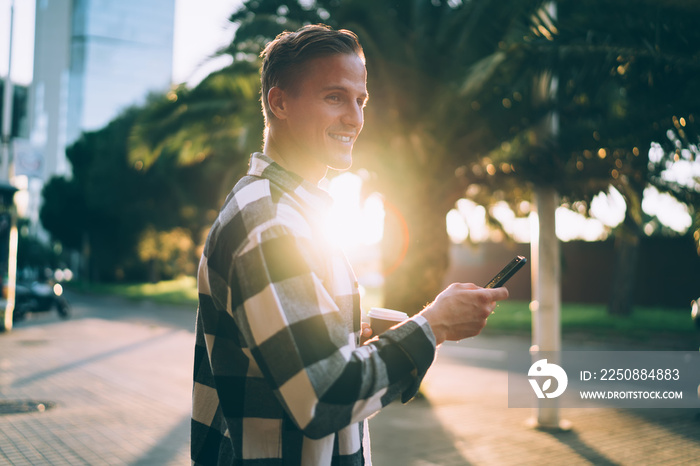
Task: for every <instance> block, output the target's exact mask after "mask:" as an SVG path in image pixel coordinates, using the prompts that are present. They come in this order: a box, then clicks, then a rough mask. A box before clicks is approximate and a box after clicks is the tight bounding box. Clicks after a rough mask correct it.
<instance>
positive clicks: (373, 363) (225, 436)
mask: <svg viewBox="0 0 700 466" xmlns="http://www.w3.org/2000/svg"><path fill="white" fill-rule="evenodd" d="M262 56H263V65H262V70H261V79H262V102H263V113H264V115H265V125H266V130H265V142H264V147H263V151H262V153H255V154H253V155H252V157H251V162H250V168H249V170H248V174H247V176H245V177H243V178H242V179H241V180H240V181H239V182H238V183H237V184H236V186H235V187H234V188H233V191H232V192H231V194H230V195H229V196H228V198H227V199H226V202H225V204H224V206H223V208H222V210H221V212H220V214H219V217H218V218H217V220H216V222H215V223H214V225H213V226H212V228H211V231H210V233H209V237H208V239H207V242H206V245H205V249H204V253H203V254H202V258H201V262H200V266H199V276H198V287H199V308H198V311H197V326H196V346H195V362H194V389H193V408H192V438H191V442H192V447H191V448H192V462H193V464H197V465H200V464H201V465H209V464H220V465H331V464H334V465H335V464H337V465H361V464H371V458H370V451H369V433H368V429H367V418H368V417H369V416H370V415H372V414H373V413H375V412H377V411H378V410H379V409H381V408H382V407H383V406H386V405H387V404H388V403H390V402H391V401H393V400H394V399H396V398H399V397H400V398H401V399H402V400H403V401H404V402H406V401H408V400H410V399H411V398H412V397H413V396H414V395H415V394H416V392H417V390H418V387H419V385H420V382H421V380H422V379H423V376H424V375H425V373H426V371H427V370H428V367H429V366H430V364H431V363H432V361H433V358H434V356H435V349H436V346H437V345H439V344H440V343H442V342H443V341H445V340H459V339H462V338H467V337H470V336H474V335H476V334H478V333H479V332H480V331H481V329H482V328H483V327H484V325H485V324H486V319H487V317H488V316H489V315H490V314H491V312H492V311H493V309H494V307H495V305H496V301H497V300H500V299H505V298H506V297H507V296H508V292H507V291H506V290H505V289H504V288H498V289H483V288H480V287H477V286H476V285H473V284H453V285H450V287H448V288H447V289H446V290H444V291H443V292H442V293H440V295H438V297H437V298H436V299H435V301H434V302H433V303H432V304H430V305H429V306H427V307H426V308H425V309H423V310H422V311H421V312H419V313H418V314H417V315H415V316H414V317H412V318H411V319H409V320H407V321H404V322H403V323H401V324H399V325H397V326H395V327H393V328H392V329H390V330H388V331H386V332H384V333H382V334H381V335H378V336H375V337H374V338H372V339H371V340H369V341H366V342H365V341H364V339H365V337H369V336H370V334H368V333H366V331H367V330H368V329H366V328H364V327H363V326H362V324H361V322H360V318H361V315H360V301H359V292H358V285H357V281H356V280H355V276H354V274H353V271H352V269H351V267H350V265H349V264H348V263H347V261H346V259H345V256H344V255H343V253H342V251H340V250H338V249H337V248H335V247H334V246H333V245H331V244H328V242H327V241H326V239H324V233H323V225H324V215H325V212H326V211H327V209H328V207H329V204H330V196H329V195H328V194H327V193H326V192H325V191H323V190H321V189H320V188H318V186H317V184H318V182H319V181H320V180H321V179H323V178H324V177H325V175H326V172H327V170H328V169H329V168H332V169H338V170H344V169H347V168H349V167H350V165H351V164H352V148H353V145H354V143H355V140H356V139H357V137H358V135H359V134H360V131H361V130H362V125H363V123H364V115H363V109H364V106H365V103H366V102H367V86H366V82H367V72H366V69H365V59H364V54H363V51H362V47H361V46H360V44H359V42H358V40H357V37H356V36H355V34H353V33H352V32H350V31H346V30H340V31H334V30H332V29H330V28H328V27H326V26H322V25H315V26H307V27H304V28H302V29H300V30H298V31H296V32H286V33H283V34H281V35H280V36H278V37H277V38H276V39H275V40H274V41H272V42H271V43H270V44H268V46H267V47H266V48H265V50H264V52H263V54H262ZM407 312H409V313H412V312H411V310H407ZM370 333H371V332H370Z"/></svg>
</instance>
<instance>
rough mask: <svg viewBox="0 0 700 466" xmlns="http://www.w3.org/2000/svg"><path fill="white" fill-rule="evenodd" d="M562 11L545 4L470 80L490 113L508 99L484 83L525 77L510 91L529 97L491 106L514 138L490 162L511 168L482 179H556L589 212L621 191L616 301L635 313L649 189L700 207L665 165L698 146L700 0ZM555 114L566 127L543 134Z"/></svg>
mask: <svg viewBox="0 0 700 466" xmlns="http://www.w3.org/2000/svg"><path fill="white" fill-rule="evenodd" d="M557 13H558V14H557V17H556V18H555V17H552V16H551V15H548V14H547V13H546V11H545V10H543V11H541V12H540V13H539V14H538V15H537V22H538V23H539V24H537V27H536V28H535V29H533V33H532V34H530V35H529V36H525V40H519V41H516V42H514V43H513V44H512V45H511V46H510V47H509V48H507V49H505V50H499V51H498V52H496V53H495V54H494V55H493V56H491V57H489V58H487V59H485V60H484V63H486V64H494V63H495V65H494V66H491V67H487V66H483V64H482V66H481V68H477V69H476V70H475V71H472V74H471V75H470V77H469V79H468V81H467V85H466V86H465V88H467V89H468V91H469V93H470V95H472V96H476V95H481V96H482V97H481V100H482V101H481V102H480V105H481V106H483V107H486V108H488V109H490V110H493V109H499V107H498V106H497V105H494V104H493V103H488V102H484V101H483V100H484V97H483V96H484V92H483V89H484V88H486V89H487V90H488V89H491V88H493V87H494V86H496V87H504V86H505V85H506V83H513V82H520V83H521V84H524V85H522V86H520V87H519V88H518V87H516V88H515V89H514V90H512V89H511V90H510V92H511V93H513V94H514V93H515V92H518V93H520V94H522V95H525V97H524V98H521V99H519V100H518V104H517V105H513V106H512V107H509V108H507V109H504V108H500V109H499V111H497V112H495V114H493V115H490V118H495V119H494V120H492V121H494V122H495V121H500V122H508V124H509V126H510V128H509V132H510V133H511V135H510V137H509V138H508V142H507V143H506V144H503V145H502V146H501V147H500V148H499V149H498V150H495V151H492V152H491V153H490V154H489V157H487V158H486V159H485V160H486V163H493V162H495V163H494V166H496V167H501V166H505V167H507V173H500V175H502V176H500V177H498V178H499V179H498V181H496V180H494V179H491V180H488V179H483V180H482V182H483V183H484V184H486V185H488V186H490V187H491V189H497V187H498V185H500V184H501V183H507V185H506V186H509V185H510V184H512V183H513V180H512V179H513V178H517V179H519V180H522V181H527V182H529V183H532V184H534V185H539V186H543V185H544V186H550V187H552V188H553V189H554V190H556V192H558V193H559V194H560V195H561V196H562V197H563V198H564V200H565V201H568V202H569V203H570V204H574V203H578V204H579V205H582V206H584V208H585V209H588V208H589V207H590V201H591V199H592V197H593V196H594V195H596V194H598V193H599V192H605V191H606V190H608V189H609V188H610V187H614V188H615V189H616V190H617V191H619V192H620V193H621V194H622V195H623V197H624V198H625V200H626V204H627V210H626V216H625V221H624V222H623V223H622V224H621V225H620V227H618V228H617V230H616V231H615V235H616V239H617V249H618V269H617V272H616V274H615V277H616V283H614V284H613V285H612V287H611V292H612V299H611V306H610V310H611V312H613V313H616V314H628V313H629V312H631V305H632V298H633V286H632V285H633V282H634V270H635V262H636V255H637V252H636V251H637V248H638V244H639V238H640V236H642V235H643V227H644V225H645V223H646V222H647V220H648V219H646V218H645V216H644V214H643V211H642V209H641V200H642V196H643V192H644V189H645V188H646V187H647V186H649V185H651V186H655V187H657V189H658V190H659V191H662V192H668V193H671V194H673V195H674V196H675V197H677V198H678V199H679V200H681V201H682V202H685V203H687V204H688V205H689V206H690V207H691V209H692V208H693V206H697V205H698V204H697V200H698V190H697V188H696V187H695V186H683V185H681V184H679V183H676V182H673V181H669V180H668V178H666V177H665V176H663V175H662V173H663V171H664V170H665V168H666V167H667V165H668V163H669V162H670V161H673V160H674V159H675V160H678V159H683V158H686V159H694V158H695V156H696V155H697V144H698V133H697V126H696V125H695V123H694V115H693V112H694V111H696V110H695V109H697V108H698V104H700V97H699V96H700V79H699V78H698V76H699V75H698V71H700V69H699V68H700V60H699V57H698V54H697V47H695V46H694V44H696V43H697V41H698V39H700V34H699V33H698V31H697V28H696V27H695V22H696V21H695V20H696V19H697V18H698V17H699V13H700V3H699V2H670V3H669V2H667V3H665V4H663V5H660V4H658V3H656V2H629V1H626V0H617V1H614V2H609V1H605V2H603V1H586V2H560V3H559V5H558V12H557ZM484 68H486V69H488V73H483V72H481V70H482V69H484ZM542 75H548V76H550V77H552V76H553V77H556V79H557V82H558V86H557V88H556V90H555V91H553V92H550V93H549V98H548V99H535V98H533V97H528V96H527V94H528V92H529V93H530V94H533V93H534V92H535V91H534V90H533V87H532V84H531V83H532V82H536V79H537V77H538V76H542ZM517 76H520V77H521V78H520V80H519V81H518V80H517V79H515V78H516V77H517ZM523 76H525V77H527V78H528V79H529V80H530V82H529V83H528V82H527V80H526V81H525V82H523V80H522V77H523ZM491 97H492V98H493V99H494V100H497V99H499V98H503V99H506V98H509V97H511V96H509V95H506V93H502V94H500V95H494V96H491ZM487 98H488V96H487ZM511 100H513V102H514V103H515V102H516V100H515V99H512V98H511ZM553 114H554V115H556V118H557V122H558V131H557V133H556V134H555V135H552V134H551V133H546V132H545V133H543V132H542V131H540V130H539V128H541V125H542V122H543V121H545V120H546V118H547V117H548V116H550V115H553ZM652 143H658V144H660V145H661V147H662V149H663V157H662V158H661V160H658V161H652V160H650V157H649V151H650V149H651V147H652ZM486 178H488V177H486ZM472 181H474V180H472Z"/></svg>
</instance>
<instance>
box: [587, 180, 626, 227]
mask: <svg viewBox="0 0 700 466" xmlns="http://www.w3.org/2000/svg"><path fill="white" fill-rule="evenodd" d="M625 210H627V206H626V204H625V199H624V198H623V197H622V194H620V192H619V191H618V190H617V189H615V188H613V187H610V192H609V193H607V194H606V193H603V192H601V193H598V194H596V195H595V196H594V197H593V200H592V201H591V215H592V216H593V217H595V218H597V219H598V220H600V221H601V222H602V223H603V224H604V225H606V226H609V227H611V228H614V227H616V226H618V225H619V224H620V223H622V221H623V220H624V219H625Z"/></svg>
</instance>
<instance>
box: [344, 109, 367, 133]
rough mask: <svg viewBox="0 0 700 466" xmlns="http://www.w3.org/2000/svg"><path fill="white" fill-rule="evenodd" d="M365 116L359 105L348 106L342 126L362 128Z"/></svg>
mask: <svg viewBox="0 0 700 466" xmlns="http://www.w3.org/2000/svg"><path fill="white" fill-rule="evenodd" d="M364 118H365V114H364V108H363V106H362V105H360V104H359V103H355V104H353V105H349V106H348V108H347V111H346V112H345V114H344V115H343V119H342V121H343V124H346V125H348V126H352V127H354V128H362V124H363V122H364Z"/></svg>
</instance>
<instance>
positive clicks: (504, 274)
mask: <svg viewBox="0 0 700 466" xmlns="http://www.w3.org/2000/svg"><path fill="white" fill-rule="evenodd" d="M525 263H527V259H526V258H525V257H523V256H516V257H515V259H513V260H512V261H510V262H509V263H508V265H506V266H505V267H503V269H502V270H501V271H500V272H498V273H497V274H496V276H495V277H493V278H492V279H491V281H490V282H488V283H487V284H486V286H485V287H484V288H499V287H501V286H503V284H504V283H505V282H507V281H508V279H510V277H512V276H513V275H515V272H517V271H518V270H520V267H522V266H523V265H525Z"/></svg>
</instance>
